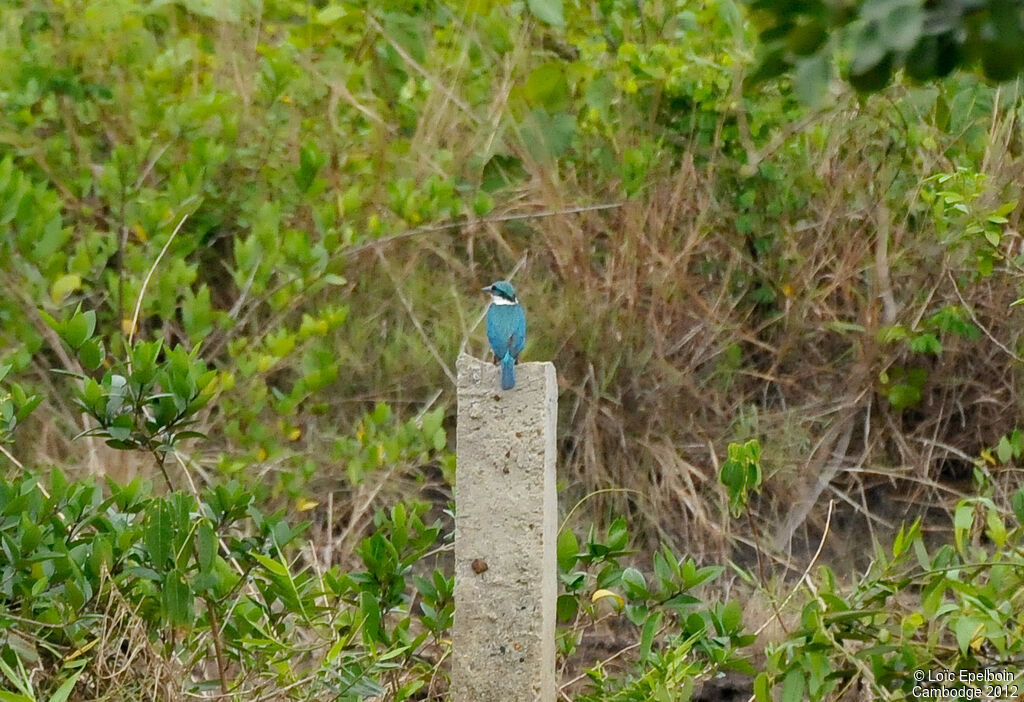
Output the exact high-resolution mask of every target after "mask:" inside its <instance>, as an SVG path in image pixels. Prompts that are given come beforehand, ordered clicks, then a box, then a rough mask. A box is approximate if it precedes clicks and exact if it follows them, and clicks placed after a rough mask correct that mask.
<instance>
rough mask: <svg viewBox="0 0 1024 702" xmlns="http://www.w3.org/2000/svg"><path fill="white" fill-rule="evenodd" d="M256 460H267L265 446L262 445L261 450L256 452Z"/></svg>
mask: <svg viewBox="0 0 1024 702" xmlns="http://www.w3.org/2000/svg"><path fill="white" fill-rule="evenodd" d="M256 460H257V461H265V460H267V450H266V449H265V448H263V447H262V446H260V448H259V450H258V451H257V452H256Z"/></svg>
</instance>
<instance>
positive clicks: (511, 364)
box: [501, 351, 516, 390]
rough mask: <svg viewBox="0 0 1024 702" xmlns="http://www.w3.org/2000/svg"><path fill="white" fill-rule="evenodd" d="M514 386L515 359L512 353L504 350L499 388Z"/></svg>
mask: <svg viewBox="0 0 1024 702" xmlns="http://www.w3.org/2000/svg"><path fill="white" fill-rule="evenodd" d="M515 386H516V360H515V359H514V358H512V354H510V353H508V352H507V351H506V352H505V356H504V357H503V358H502V359H501V389H502V390H511V389H512V388H514V387H515Z"/></svg>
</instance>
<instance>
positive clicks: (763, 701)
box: [754, 672, 772, 702]
mask: <svg viewBox="0 0 1024 702" xmlns="http://www.w3.org/2000/svg"><path fill="white" fill-rule="evenodd" d="M754 699H756V700H757V702H771V700H772V693H771V684H770V682H769V680H768V674H767V673H763V672H762V673H758V674H757V677H756V678H754Z"/></svg>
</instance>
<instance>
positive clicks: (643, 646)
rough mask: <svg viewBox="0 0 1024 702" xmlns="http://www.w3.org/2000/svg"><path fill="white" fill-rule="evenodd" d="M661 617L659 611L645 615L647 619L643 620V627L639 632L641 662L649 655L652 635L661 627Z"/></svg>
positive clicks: (652, 640)
mask: <svg viewBox="0 0 1024 702" xmlns="http://www.w3.org/2000/svg"><path fill="white" fill-rule="evenodd" d="M661 618H662V614H661V612H652V613H651V614H650V615H649V616H648V617H647V621H645V622H644V628H643V630H642V631H641V632H640V661H641V662H646V661H648V660H649V659H650V657H651V646H653V645H654V637H655V635H656V634H657V633H658V629H659V628H660V627H661Z"/></svg>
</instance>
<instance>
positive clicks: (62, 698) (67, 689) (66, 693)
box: [49, 668, 85, 702]
mask: <svg viewBox="0 0 1024 702" xmlns="http://www.w3.org/2000/svg"><path fill="white" fill-rule="evenodd" d="M84 672H85V668H79V669H78V671H77V672H76V673H75V674H74V675H72V676H71V677H70V678H68V679H67V680H65V681H64V682H62V683H61V685H60V687H58V688H57V689H56V690H55V691H54V693H53V694H52V695H50V699H49V702H67V699H68V697H70V696H71V692H72V690H74V689H75V685H76V684H77V683H78V678H80V677H81V676H82V673H84Z"/></svg>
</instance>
